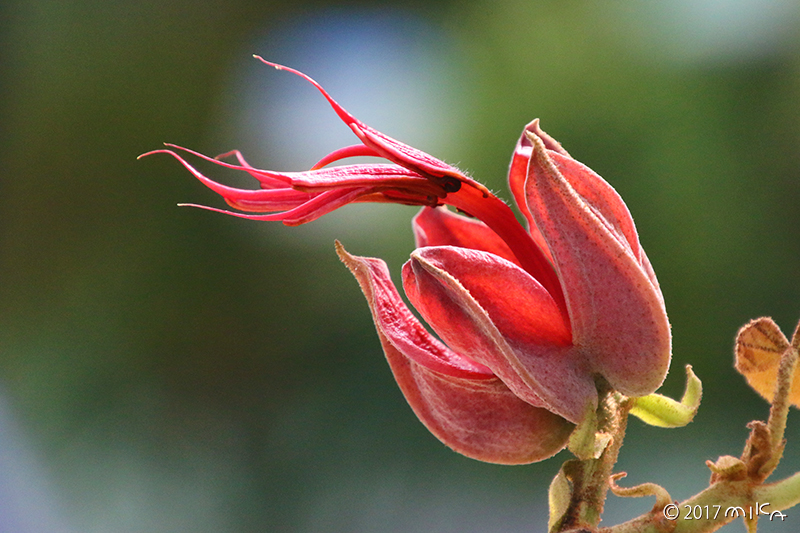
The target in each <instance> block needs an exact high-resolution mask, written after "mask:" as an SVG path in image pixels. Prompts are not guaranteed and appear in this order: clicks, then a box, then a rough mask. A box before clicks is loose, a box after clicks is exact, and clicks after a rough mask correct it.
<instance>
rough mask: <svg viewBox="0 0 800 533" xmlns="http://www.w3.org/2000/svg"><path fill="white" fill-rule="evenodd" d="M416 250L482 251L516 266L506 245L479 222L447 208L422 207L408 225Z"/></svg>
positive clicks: (515, 257) (516, 262) (515, 258)
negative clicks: (429, 247) (429, 248)
mask: <svg viewBox="0 0 800 533" xmlns="http://www.w3.org/2000/svg"><path fill="white" fill-rule="evenodd" d="M411 224H412V227H413V229H414V237H415V241H416V245H417V248H423V247H425V246H459V247H461V248H472V249H473V250H483V251H484V252H490V253H493V254H494V255H497V256H499V257H502V258H503V259H507V260H509V261H511V262H512V263H514V264H516V265H519V260H518V259H517V256H515V255H514V252H512V251H511V249H510V248H509V247H508V244H506V242H505V241H504V240H503V239H501V238H500V237H499V236H498V235H497V233H495V232H494V231H493V230H492V229H490V228H489V227H488V226H487V225H486V224H484V223H483V222H481V221H480V220H477V219H474V218H469V217H465V216H461V215H458V214H456V213H453V212H452V211H450V210H448V209H447V208H446V207H444V206H443V207H437V208H431V207H423V208H422V210H420V212H419V213H417V215H416V216H415V217H414V219H413V220H412V222H411Z"/></svg>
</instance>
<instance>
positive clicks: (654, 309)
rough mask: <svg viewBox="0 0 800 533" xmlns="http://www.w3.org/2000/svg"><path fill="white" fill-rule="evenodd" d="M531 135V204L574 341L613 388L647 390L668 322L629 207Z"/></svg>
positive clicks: (658, 372)
mask: <svg viewBox="0 0 800 533" xmlns="http://www.w3.org/2000/svg"><path fill="white" fill-rule="evenodd" d="M530 138H531V140H532V141H533V143H534V153H533V156H532V157H531V165H530V171H529V176H528V180H527V182H526V195H527V201H528V207H529V208H530V210H531V213H532V214H533V216H534V218H535V220H536V225H537V226H538V227H539V229H540V230H541V232H542V234H543V235H544V237H545V238H546V239H547V243H548V245H549V247H550V251H551V252H552V254H553V259H554V261H555V264H556V268H557V269H558V275H559V279H560V280H561V283H562V286H563V288H564V296H565V298H566V303H567V308H568V310H569V318H570V323H571V325H572V333H573V342H574V344H575V345H576V347H577V348H578V349H580V351H581V352H582V353H583V355H584V357H585V359H586V361H587V363H588V364H589V366H590V368H591V370H592V371H594V372H597V373H599V374H601V375H602V376H603V377H605V378H606V380H608V382H609V383H610V384H611V385H612V386H613V387H614V388H616V389H617V390H619V391H620V392H622V393H623V394H626V395H629V396H642V395H646V394H650V393H651V392H653V391H654V390H656V389H657V388H658V387H659V386H660V385H661V383H662V382H663V380H664V377H665V376H666V372H667V369H668V368H669V362H670V357H671V353H670V352H671V350H670V343H671V339H670V331H669V322H668V320H667V315H666V310H665V309H664V303H663V299H662V297H661V292H660V290H658V286H657V285H654V284H653V282H652V279H651V278H654V276H652V269H649V263H646V266H643V262H642V257H643V256H642V254H641V253H639V250H638V249H637V248H638V240H634V239H632V238H631V237H630V236H629V232H631V231H633V232H634V234H635V229H633V227H632V221H631V222H630V226H627V224H628V220H629V215H627V217H626V216H625V214H627V209H626V208H624V204H621V200H619V196H618V195H617V194H616V192H613V194H612V191H613V189H611V187H610V186H608V185H607V184H605V182H602V183H600V182H598V181H597V179H596V178H595V177H594V176H596V175H594V174H593V173H591V174H590V173H587V172H586V171H584V170H583V168H585V167H582V166H579V165H578V164H577V163H575V162H573V160H571V159H567V158H565V156H562V155H560V154H558V153H554V152H552V151H549V150H548V149H547V148H546V147H545V144H544V142H542V141H541V139H539V138H537V137H535V136H531V137H530ZM559 164H560V166H559ZM560 168H563V169H564V172H566V173H568V174H566V175H564V174H562V172H561V170H560ZM573 183H575V184H576V186H575V187H573V185H572V184H573ZM577 189H580V190H581V192H582V193H583V194H579V192H578V190H577ZM584 194H585V196H584ZM590 198H591V200H592V203H589V199H590ZM623 210H624V212H623ZM631 241H633V242H631ZM634 243H635V245H634Z"/></svg>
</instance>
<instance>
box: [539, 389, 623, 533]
mask: <svg viewBox="0 0 800 533" xmlns="http://www.w3.org/2000/svg"><path fill="white" fill-rule="evenodd" d="M631 405H632V403H631V401H630V400H629V399H628V398H625V397H624V396H622V395H620V394H618V393H615V392H613V391H608V392H606V394H605V395H604V397H603V399H602V401H601V402H600V405H599V407H598V409H597V415H598V416H597V418H598V427H597V429H598V432H602V433H606V434H608V435H610V436H611V438H612V439H611V442H610V443H609V445H608V446H607V447H606V449H605V450H604V451H603V453H602V455H600V457H599V458H598V459H585V460H574V461H569V462H568V463H567V464H565V465H564V466H565V472H566V473H567V476H568V478H569V480H570V481H571V483H572V496H571V498H570V504H569V507H568V509H567V511H566V513H565V514H564V517H563V518H562V519H561V521H560V522H559V523H558V525H557V527H556V528H555V529H554V531H556V532H565V531H570V530H575V529H580V528H585V529H589V530H592V531H594V530H596V529H597V526H598V524H599V523H600V519H601V517H602V515H603V508H604V506H605V501H606V496H607V495H608V490H609V488H610V484H609V480H610V477H611V474H612V473H613V471H614V465H615V464H616V463H617V458H618V457H619V450H620V448H621V447H622V441H623V439H624V438H625V430H626V428H627V423H628V411H629V410H630V408H631Z"/></svg>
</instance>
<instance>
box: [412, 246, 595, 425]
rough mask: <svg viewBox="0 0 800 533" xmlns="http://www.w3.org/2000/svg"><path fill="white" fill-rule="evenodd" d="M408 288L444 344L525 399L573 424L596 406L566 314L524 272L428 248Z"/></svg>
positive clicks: (496, 260)
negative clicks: (482, 367) (489, 371)
mask: <svg viewBox="0 0 800 533" xmlns="http://www.w3.org/2000/svg"><path fill="white" fill-rule="evenodd" d="M403 287H404V288H405V291H406V294H407V295H408V299H409V300H410V301H411V303H412V304H413V305H414V307H415V308H416V309H417V310H418V311H419V312H420V314H421V315H422V316H423V318H425V320H426V321H427V322H428V324H430V326H431V327H432V328H433V329H434V331H436V333H437V334H438V335H439V337H440V338H441V339H442V340H443V341H444V342H446V343H447V344H448V345H449V346H451V347H452V348H453V349H454V350H456V351H458V352H459V353H463V354H464V355H466V356H468V357H469V358H470V359H473V360H475V361H478V362H480V363H481V364H484V365H486V366H487V367H489V368H491V369H492V371H493V372H494V373H495V374H496V375H497V376H498V377H499V378H500V379H502V380H503V382H504V383H505V384H506V385H507V386H508V387H509V388H510V389H511V390H512V391H514V393H515V394H516V395H517V396H519V397H520V398H522V399H524V400H525V401H527V402H529V403H531V404H532V405H537V406H540V407H545V408H547V409H549V410H550V411H553V412H555V413H557V414H559V415H560V416H562V417H564V418H566V419H567V420H570V421H573V422H579V421H580V420H581V419H582V418H583V416H584V414H585V412H586V408H587V406H589V405H592V406H594V405H596V402H597V390H596V388H595V383H594V379H593V377H592V375H591V372H590V371H589V369H588V368H587V367H586V364H585V361H584V358H583V357H582V354H581V353H580V352H579V351H578V350H577V349H576V347H574V346H573V345H572V344H571V334H570V329H569V324H568V322H567V321H566V318H565V316H564V315H563V314H562V312H561V310H560V308H559V306H558V305H557V303H556V302H555V301H554V300H553V298H552V297H551V296H550V295H549V294H548V293H547V291H546V290H545V289H544V288H543V287H542V285H541V284H540V283H539V282H538V281H537V280H536V279H534V278H533V277H531V276H530V275H529V274H528V273H527V272H525V271H524V270H522V269H521V268H519V267H518V266H516V265H514V264H513V263H511V262H509V261H506V260H504V259H502V258H500V257H497V256H495V255H493V254H490V253H487V252H481V251H477V250H468V249H465V248H456V247H451V246H440V247H428V248H420V249H418V250H416V251H415V252H414V253H413V254H412V256H411V260H410V261H409V262H407V263H406V264H405V265H404V266H403Z"/></svg>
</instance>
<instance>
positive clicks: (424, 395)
mask: <svg viewBox="0 0 800 533" xmlns="http://www.w3.org/2000/svg"><path fill="white" fill-rule="evenodd" d="M336 249H337V253H338V254H339V257H340V258H341V259H342V261H343V262H344V263H345V265H347V267H348V268H349V269H350V270H351V272H352V273H353V275H354V276H355V277H356V279H357V280H358V282H359V285H360V286H361V289H362V291H363V292H364V295H365V296H366V298H367V303H368V304H369V307H370V310H371V311H372V315H373V319H374V321H375V326H376V329H377V331H378V336H379V338H380V341H381V345H382V346H383V350H384V353H385V354H386V359H387V361H388V362H389V365H390V367H391V369H392V372H393V373H394V376H395V379H396V380H397V384H398V385H399V386H400V389H401V390H402V392H403V395H404V396H405V397H406V400H407V401H408V403H409V405H410V406H411V408H412V409H413V410H414V413H415V414H416V415H417V417H418V418H419V419H420V420H421V421H422V423H423V424H425V426H426V427H427V428H428V429H429V430H430V431H431V433H433V434H434V435H435V436H436V437H437V438H438V439H439V440H441V441H442V442H443V443H444V444H446V445H447V446H449V447H450V448H452V449H454V450H455V451H457V452H459V453H461V454H463V455H466V456H468V457H471V458H473V459H477V460H480V461H486V462H491V463H500V464H525V463H531V462H534V461H540V460H543V459H546V458H548V457H551V456H552V455H554V454H555V453H557V452H558V451H559V450H561V449H562V448H563V447H564V446H565V445H566V442H567V440H568V438H569V435H570V434H571V432H572V430H573V429H574V426H573V425H572V424H570V423H569V422H567V421H566V420H564V419H563V418H561V417H559V416H557V415H555V414H553V413H551V412H549V411H548V410H546V409H541V408H538V407H534V406H532V405H530V404H528V403H526V402H524V401H522V400H520V399H519V398H517V397H516V396H515V395H514V394H513V393H512V392H511V391H510V390H509V389H508V387H506V386H505V385H504V384H503V383H502V382H501V381H500V380H499V379H497V378H496V377H495V376H494V375H492V373H491V372H490V371H488V369H485V367H482V365H478V364H476V363H473V362H471V361H469V360H468V359H466V358H463V357H461V356H458V355H457V354H455V353H454V352H452V351H451V350H449V349H448V348H447V347H446V346H444V345H442V344H441V343H440V342H439V341H437V340H436V339H435V338H433V337H432V336H431V335H430V334H429V333H427V331H425V329H424V328H423V327H422V325H421V324H420V323H419V321H417V320H416V318H414V316H413V315H412V314H411V313H410V311H409V310H408V308H406V307H405V305H404V304H403V302H402V300H401V299H400V296H399V294H397V291H396V289H395V288H394V285H393V284H392V282H391V279H390V277H389V272H388V269H387V268H386V265H385V264H384V263H383V262H382V261H380V260H378V259H372V258H365V257H356V256H352V255H350V254H348V253H347V252H346V251H345V250H344V248H343V247H342V246H341V245H340V244H339V243H338V242H337V246H336Z"/></svg>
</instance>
